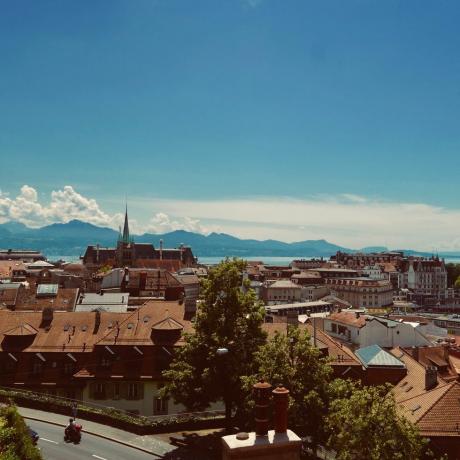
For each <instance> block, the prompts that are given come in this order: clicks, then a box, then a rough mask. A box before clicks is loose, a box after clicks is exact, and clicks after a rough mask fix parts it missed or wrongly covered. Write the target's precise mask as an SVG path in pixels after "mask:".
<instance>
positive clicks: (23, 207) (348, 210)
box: [0, 185, 460, 251]
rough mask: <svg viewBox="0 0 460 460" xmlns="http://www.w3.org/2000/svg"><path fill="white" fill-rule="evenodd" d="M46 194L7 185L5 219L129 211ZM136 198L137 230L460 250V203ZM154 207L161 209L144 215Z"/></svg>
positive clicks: (31, 222) (96, 219)
mask: <svg viewBox="0 0 460 460" xmlns="http://www.w3.org/2000/svg"><path fill="white" fill-rule="evenodd" d="M38 197H39V194H38V193H37V190H35V189H34V188H33V187H30V186H28V185H24V186H23V187H22V188H21V190H20V193H19V194H18V195H17V196H16V197H15V198H12V197H11V196H10V195H8V194H6V193H2V192H0V223H1V222H5V221H8V220H15V221H19V222H22V223H24V224H26V225H28V226H30V227H38V226H42V225H47V224H49V223H52V222H68V221H69V220H72V219H79V220H83V221H86V222H91V223H93V224H95V225H100V226H108V227H111V228H118V226H119V225H120V224H121V223H122V221H123V215H122V214H120V213H117V214H109V213H107V212H106V211H104V210H102V209H101V207H100V205H99V204H98V203H97V201H96V200H95V199H93V198H87V197H85V196H83V195H81V194H79V193H78V192H76V191H75V190H74V188H73V187H71V186H70V185H68V186H65V187H63V189H61V190H57V191H53V192H52V193H51V199H50V201H49V203H46V204H43V203H41V202H40V200H39V198H38ZM152 203H154V206H155V209H152ZM135 204H136V206H135V207H134V210H135V212H132V213H131V214H130V227H131V231H132V232H133V233H135V234H140V233H144V232H151V233H166V232H169V231H173V230H180V229H183V230H187V231H191V232H197V233H202V234H208V233H210V232H211V231H217V232H226V233H229V234H232V235H235V236H239V237H242V238H255V239H269V238H271V239H279V240H283V241H301V240H306V239H322V238H324V239H327V240H328V241H330V242H333V243H336V244H339V245H342V246H346V247H350V248H360V247H363V246H373V245H378V246H381V245H384V246H387V247H389V248H392V249H396V248H413V249H419V250H426V251H432V250H438V251H442V250H460V209H446V208H442V207H436V206H431V205H427V204H423V203H392V202H385V201H383V200H377V199H371V198H367V197H362V196H357V195H352V194H347V193H344V194H341V195H338V196H336V197H333V196H314V197H310V198H306V199H293V198H273V197H270V198H246V199H234V200H168V199H156V200H154V201H152V200H151V199H149V200H148V201H147V200H145V201H144V200H140V201H138V202H136V203H135ZM136 210H137V212H136ZM146 215H147V216H153V217H151V218H143V219H142V216H146ZM180 216H190V217H180Z"/></svg>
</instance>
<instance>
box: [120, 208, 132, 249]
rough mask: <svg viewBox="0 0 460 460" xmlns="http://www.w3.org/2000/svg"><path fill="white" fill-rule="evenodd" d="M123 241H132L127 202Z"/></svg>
mask: <svg viewBox="0 0 460 460" xmlns="http://www.w3.org/2000/svg"><path fill="white" fill-rule="evenodd" d="M122 241H123V243H130V242H131V241H130V239H129V224H128V204H127V203H126V210H125V225H124V227H123V237H122Z"/></svg>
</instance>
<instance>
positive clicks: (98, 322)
mask: <svg viewBox="0 0 460 460" xmlns="http://www.w3.org/2000/svg"><path fill="white" fill-rule="evenodd" d="M100 326H101V312H100V310H96V318H95V319H94V331H93V334H96V333H97V332H98V331H99V327H100Z"/></svg>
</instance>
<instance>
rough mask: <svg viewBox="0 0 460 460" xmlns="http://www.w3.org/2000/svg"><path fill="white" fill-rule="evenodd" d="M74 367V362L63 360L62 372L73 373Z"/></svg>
mask: <svg viewBox="0 0 460 460" xmlns="http://www.w3.org/2000/svg"><path fill="white" fill-rule="evenodd" d="M74 369H75V364H74V363H71V362H65V363H64V374H65V375H69V374H73V373H74Z"/></svg>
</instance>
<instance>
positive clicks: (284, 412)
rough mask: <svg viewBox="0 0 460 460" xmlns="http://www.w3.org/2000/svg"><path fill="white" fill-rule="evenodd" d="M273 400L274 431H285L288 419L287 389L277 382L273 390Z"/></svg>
mask: <svg viewBox="0 0 460 460" xmlns="http://www.w3.org/2000/svg"><path fill="white" fill-rule="evenodd" d="M272 394H273V399H274V402H275V432H276V433H286V431H287V421H288V405H289V390H287V389H286V388H284V387H283V385H281V384H279V385H278V386H277V387H276V388H275V389H274V390H273V391H272Z"/></svg>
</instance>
